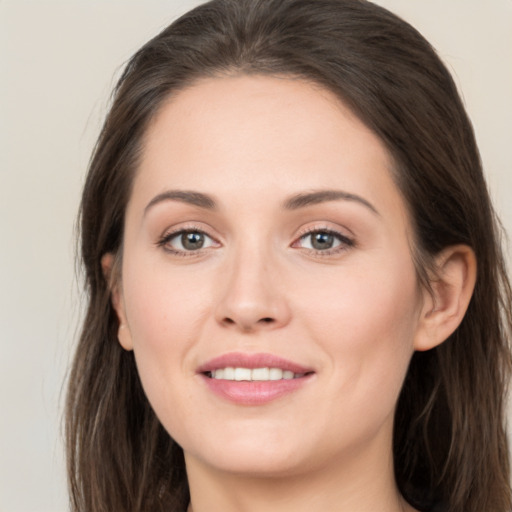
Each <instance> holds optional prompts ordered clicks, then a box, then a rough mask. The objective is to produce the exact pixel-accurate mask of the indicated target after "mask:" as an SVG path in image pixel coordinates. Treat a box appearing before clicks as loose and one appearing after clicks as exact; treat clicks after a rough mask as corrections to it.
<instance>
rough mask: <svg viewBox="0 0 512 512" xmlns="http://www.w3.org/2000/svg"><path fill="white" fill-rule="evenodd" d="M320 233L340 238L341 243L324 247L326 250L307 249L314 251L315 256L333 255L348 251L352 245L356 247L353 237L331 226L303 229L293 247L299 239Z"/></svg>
mask: <svg viewBox="0 0 512 512" xmlns="http://www.w3.org/2000/svg"><path fill="white" fill-rule="evenodd" d="M320 233H321V234H326V235H330V236H333V237H334V238H335V239H337V240H338V242H339V245H338V246H337V247H333V248H331V249H324V250H320V249H307V250H309V251H313V254H314V255H315V256H320V257H322V256H332V255H335V254H340V253H342V252H345V251H347V250H348V249H350V248H351V247H355V245H356V244H355V241H354V240H353V239H352V238H349V237H348V236H346V235H343V234H341V233H340V232H339V231H336V230H334V229H330V228H317V227H315V228H310V229H306V230H305V231H303V232H302V233H301V235H300V236H299V238H298V239H297V241H296V242H294V243H293V244H292V247H294V246H295V244H297V243H298V242H299V241H301V240H304V239H305V238H306V237H308V236H312V235H315V234H320Z"/></svg>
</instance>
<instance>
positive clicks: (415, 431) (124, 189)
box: [66, 0, 512, 512]
mask: <svg viewBox="0 0 512 512" xmlns="http://www.w3.org/2000/svg"><path fill="white" fill-rule="evenodd" d="M226 73H231V74H233V73H244V74H270V75H288V76H294V77H299V78H303V79H305V80H308V81H312V82H314V83H317V84H319V85H321V86H323V87H326V88H328V89H329V90H331V91H332V92H334V93H335V94H336V95H337V96H338V97H339V98H340V99H341V100H342V101H343V102H344V103H345V104H346V105H348V106H349V107H350V108H351V109H352V110H353V112H354V113H355V114H356V115H357V116H358V117H359V118H360V119H361V120H362V121H363V122H364V123H365V124H366V125H367V126H368V127H369V128H371V129H372V130H373V131H374V132H375V133H376V134H377V135H378V136H379V137H380V138H381V140H382V141H383V142H384V143H385V144H386V146H387V148H388V150H389V152H390V154H391V156H392V157H393V159H394V163H395V165H394V169H393V171H394V178H395V180H396V183H397V185H398V187H399V189H400V190H401V193H402V195H403V197H404V199H405V201H406V203H407V205H408V208H409V212H410V216H411V220H412V223H413V226H414V228H415V243H414V248H413V256H414V258H415V262H416V267H417V271H418V276H419V279H420V280H421V281H422V283H423V284H424V285H425V286H428V278H427V275H428V274H429V271H431V270H432V268H431V262H432V260H433V256H435V255H436V254H437V253H439V251H441V250H442V249H443V248H445V247H447V246H449V245H453V244H467V245H469V246H470V247H471V248H472V249H473V250H474V252H475V254H476V258H477V262H478V276H477V283H476V288H475V291H474V295H473V297H472V300H471V303H470V305H469V308H468V311H467V314H466V316H465V318H464V319H463V321H462V323H461V325H460V326H459V328H458V329H457V330H456V332H455V333H454V334H453V335H452V336H451V337H450V338H449V339H448V340H447V341H446V342H445V343H443V344H442V345H440V346H439V347H438V348H435V349H433V350H430V351H428V352H423V353H416V354H415V355H414V356H413V358H412V361H411V364H410V368H409V371H408V374H407V377H406V380H405V383H404V386H403V390H402V392H401V395H400V398H399V401H398V405H397V410H396V417H395V431H394V440H393V442H394V445H393V449H394V462H395V474H396V480H397V483H398V486H399V488H400V490H401V492H402V494H403V495H404V496H405V497H406V498H407V499H408V500H409V501H410V502H411V503H412V504H414V505H415V506H416V507H418V508H420V509H421V508H422V507H428V506H431V504H433V503H434V502H437V501H439V502H442V503H444V504H445V507H446V510H447V511H450V512H484V511H486V512H509V511H510V510H511V507H512V503H511V492H510V485H509V462H508V446H507V438H506V434H505V428H504V407H505V396H506V395H505V391H506V386H507V383H508V380H509V375H510V370H511V355H510V350H509V344H508V343H509V340H510V333H511V331H512V297H511V295H512V294H511V289H510V283H509V280H508V278H507V275H506V269H505V264H504V261H503V256H502V252H501V249H500V226H499V223H498V221H497V219H496V216H495V214H494V212H493V209H492V206H491V202H490V199H489V195H488V191H487V188H486V184H485V181H484V178H483V174H482V169H481V161H480V157H479V154H478V150H477V147H476V143H475V139H474V134H473V130H472V126H471V123H470V121H469V119H468V117H467V115H466V112H465V110H464V107H463V105H462V102H461V100H460V98H459V95H458V93H457V90H456V87H455V85H454V82H453V80H452V78H451V76H450V74H449V73H448V71H447V70H446V68H445V66H444V65H443V64H442V63H441V61H440V59H439V58H438V57H437V56H436V53H435V52H434V50H433V49H432V48H431V46H430V45H429V43H428V42H427V41H426V40H425V39H424V38H423V37H422V36H421V35H420V34H419V33H418V32H417V31H416V30H415V29H414V28H412V27H411V26H410V25H408V24H407V23H405V22H404V21H402V20H401V19H399V18H398V17H396V16H395V15H393V14H391V13H390V12H388V11H387V10H385V9H383V8H381V7H378V6H376V5H374V4H372V3H370V2H366V1H362V0H213V1H211V2H208V3H206V4H204V5H202V6H199V7H197V8H196V9H194V10H192V11H190V12H189V13H187V14H185V15H184V16H183V17H181V18H180V19H178V20H177V21H176V22H174V23H173V24H172V25H170V26H169V27H168V28H166V29H165V30H164V31H163V32H161V33H160V34H159V35H158V36H156V37H155V38H154V39H152V40H151V41H149V42H148V43H147V44H146V45H145V46H144V47H143V48H142V49H141V50H139V51H138V52H137V53H136V54H135V55H134V57H133V58H132V59H131V60H130V62H129V63H128V65H127V67H126V69H125V71H124V74H123V75H122V77H121V79H120V80H119V83H118V84H117V87H116V89H115V91H114V97H113V103H112V107H111V109H110V112H109V114H108V116H107V119H106V121H105V124H104V127H103V129H102V132H101V135H100V137H99V140H98V143H97V145H96V148H95V151H94V154H93V157H92V160H91V163H90V168H89V173H88V175H87V180H86V183H85V188H84V191H83V197H82V203H81V209H80V233H81V256H82V262H83V266H84V268H85V278H86V291H87V293H88V309H87V313H86V317H85V320H84V323H83V328H82V333H81V337H80V341H79V344H78V347H77V350H76V356H75V360H74V365H73V368H72V372H71V375H70V379H69V392H68V398H67V416H66V432H67V450H68V468H69V479H70V490H71V499H72V510H73V511H75V512H78V511H82V512H86V511H87V512H101V511H105V512H106V511H108V512H112V511H116V512H118V511H160V510H161V511H163V510H166V511H172V510H174V511H176V512H182V511H183V510H184V509H185V508H186V506H187V502H188V499H189V496H188V486H187V481H186V473H185V466H184V459H183V453H182V450H181V448H180V447H179V446H178V445H177V444H176V443H175V442H174V441H173V440H172V439H171V438H170V437H169V435H168V434H167V432H166V431H165V430H164V429H163V427H162V426H161V425H160V423H159V421H158V419H157V418H156V416H155V414H154V412H153V411H152V409H151V407H150V406H149V403H148V401H147V399H146V397H145V395H144V392H143V390H142V387H141V384H140V381H139V377H138V374H137V369H136V366H135V362H134V357H133V353H131V352H125V351H124V350H123V349H122V348H121V347H120V345H119V343H118V341H117V329H118V324H117V317H116V315H115V313H114V311H113V309H112V307H111V304H110V297H109V295H110V294H109V283H108V282H107V280H106V278H105V276H104V275H103V272H102V268H101V263H100V260H101V257H102V256H103V255H104V254H105V253H107V252H112V253H114V254H116V255H117V257H118V260H119V259H120V258H121V257H122V241H123V223H124V214H125V210H126V205H127V202H128V200H129V196H130V188H131V184H132V182H133V175H134V173H135V172H136V169H137V162H138V158H139V154H140V151H141V145H142V139H143V135H144V133H145V129H146V127H147V125H148V122H149V121H150V119H151V118H152V117H153V116H154V115H155V113H156V112H157V111H158V109H159V107H160V105H161V104H162V102H163V101H164V100H165V99H166V98H168V97H169V95H172V94H173V93H175V92H176V91H178V90H180V89H183V88H184V87H187V86H188V85H189V84H191V83H192V82H194V81H195V80H197V79H199V78H201V77H205V76H218V75H222V74H226Z"/></svg>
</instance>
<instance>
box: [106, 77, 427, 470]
mask: <svg viewBox="0 0 512 512" xmlns="http://www.w3.org/2000/svg"><path fill="white" fill-rule="evenodd" d="M391 167H392V162H391V159H390V157H389V155H388V152H387V151H386V149H385V148H384V146H383V144H382V143H381V142H380V140H379V139H378V138H377V137H376V136H375V135H374V134H373V133H372V132H370V131H369V130H368V129H367V128H366V127H365V126H364V125H363V124H362V123H361V122H360V121H359V120H358V119H356V118H355V117H354V116H353V115H352V114H351V112H350V111H349V110H348V109H347V108H346V107H344V105H343V104H341V103H340V102H339V100H337V99H336V98H335V97H334V96H333V95H332V94H331V93H330V92H327V91H325V90H323V89H320V88H318V87H316V86H313V85H311V84H308V83H306V82H304V81H300V80H292V79H284V78H271V77H255V76H252V77H247V76H236V77H224V78H212V79H204V80H202V81H199V82H198V83H197V84H195V85H194V86H191V87H189V88H188V89H186V90H184V91H181V92H180V93H178V94H176V95H175V96H174V97H172V98H171V99H170V100H169V101H168V102H167V103H166V104H165V105H164V106H163V107H162V108H161V110H160V112H159V114H158V115H157V117H156V118H155V119H154V120H153V121H152V123H151V125H150V126H149V129H148V131H147V135H146V139H145V146H144V151H143V154H142V159H141V162H140V167H139V169H138V173H137V175H136V178H135V181H134V187H133V193H132V196H131V199H130V201H129V204H128V208H127V213H126V224H125V238H124V246H123V259H122V277H121V280H120V286H119V287H118V288H117V292H115V294H114V303H115V305H116V309H117V311H118V314H119V316H120V319H121V322H122V323H123V324H124V325H123V326H122V327H121V328H120V331H119V338H120V341H121V343H122V344H123V346H124V347H125V348H127V349H132V348H133V350H134V352H135V358H136V361H137V367H138V370H139V373H140V377H141V379H142V383H143V386H144V389H145V392H146V394H147V396H148V399H149V401H150V402H151V404H152V406H153V408H154V410H155V412H156V414H157V415H158V417H159V419H160V420H161V422H162V424H163V425H164V426H165V428H166V429H167V430H168V432H169V433H170V435H171V436H172V437H173V438H174V439H175V440H176V441H177V442H178V443H179V444H180V445H181V446H182V447H183V448H184V450H185V455H186V460H187V465H191V464H201V465H203V466H204V467H209V468H214V469H216V470H226V471H234V472H248V473H251V474H267V475H270V474H272V475H277V474H292V473H300V472H302V471H305V470H308V471H309V470H311V469H313V468H316V467H327V466H329V465H332V464H335V465H336V464H337V465H343V464H345V465H346V464H347V462H348V461H351V460H353V461H354V460H364V461H365V463H366V464H367V467H371V466H369V465H368V463H371V461H372V460H373V459H374V458H377V457H379V458H380V459H382V457H384V458H387V459H386V460H389V457H390V454H391V432H392V422H393V413H394V409H395V404H396V401H397V397H398V394H399V391H400V388H401V385H402V382H403V379H404V376H405V373H406V370H407V366H408V363H409V360H410V357H411V355H412V353H413V351H414V348H415V343H416V342H417V339H418V337H419V336H420V335H421V322H420V317H421V312H422V308H423V304H424V302H423V293H424V292H423V291H422V290H421V289H420V287H419V285H418V281H417V279H416V274H415V269H414V266H413V261H412V258H411V251H410V242H411V238H412V235H411V227H410V224H409V220H408V215H407V212H406V208H405V205H404V202H403V200H402V197H401V195H400V193H399V191H398V189H397V187H396V186H395V184H394V182H393V180H392V177H391ZM274 379H275V380H274ZM347 467H348V466H347Z"/></svg>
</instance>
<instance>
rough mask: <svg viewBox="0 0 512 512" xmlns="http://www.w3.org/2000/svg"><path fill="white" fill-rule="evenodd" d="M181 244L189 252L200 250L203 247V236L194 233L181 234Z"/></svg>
mask: <svg viewBox="0 0 512 512" xmlns="http://www.w3.org/2000/svg"><path fill="white" fill-rule="evenodd" d="M181 244H182V245H183V247H184V248H185V249H187V250H190V251H193V250H196V249H201V247H203V245H204V235H203V234H202V233H196V232H188V233H183V234H182V235H181Z"/></svg>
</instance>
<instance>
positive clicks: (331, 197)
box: [284, 190, 380, 215]
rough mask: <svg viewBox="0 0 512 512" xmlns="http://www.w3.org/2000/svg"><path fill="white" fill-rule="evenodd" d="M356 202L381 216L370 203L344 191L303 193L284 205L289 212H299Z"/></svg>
mask: <svg viewBox="0 0 512 512" xmlns="http://www.w3.org/2000/svg"><path fill="white" fill-rule="evenodd" d="M339 200H343V201H355V202H356V203H359V204H361V205H363V206H365V207H366V208H368V209H369V210H370V211H372V212H373V213H375V214H376V215H380V213H379V212H378V210H377V209H376V208H375V206H373V205H372V204H371V203H370V202H369V201H367V200H366V199H364V198H362V197H361V196H358V195H356V194H351V193H349V192H344V191H342V190H318V191H314V192H307V193H301V194H297V195H294V196H292V197H291V198H290V199H288V200H287V201H286V202H285V203H284V207H285V209H287V210H298V209H299V208H305V207H306V206H313V205H315V204H320V203H325V202H328V201H339Z"/></svg>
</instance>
